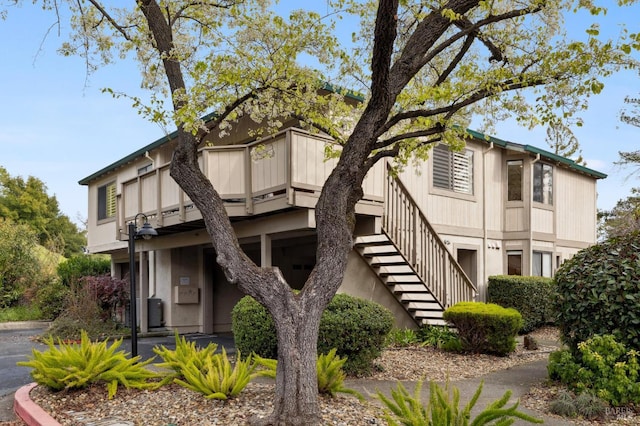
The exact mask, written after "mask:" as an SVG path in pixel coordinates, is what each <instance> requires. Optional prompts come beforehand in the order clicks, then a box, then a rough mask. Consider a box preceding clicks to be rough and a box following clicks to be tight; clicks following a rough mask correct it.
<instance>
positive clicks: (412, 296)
mask: <svg viewBox="0 0 640 426" xmlns="http://www.w3.org/2000/svg"><path fill="white" fill-rule="evenodd" d="M400 301H401V302H434V303H436V299H435V298H434V297H433V295H432V294H431V293H429V292H427V291H423V292H421V293H402V295H401V296H400ZM438 306H440V305H438Z"/></svg>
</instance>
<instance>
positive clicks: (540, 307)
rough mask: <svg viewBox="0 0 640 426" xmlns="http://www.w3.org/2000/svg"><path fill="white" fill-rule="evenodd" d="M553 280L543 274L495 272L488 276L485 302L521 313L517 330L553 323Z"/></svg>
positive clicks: (531, 328) (529, 330)
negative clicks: (493, 274)
mask: <svg viewBox="0 0 640 426" xmlns="http://www.w3.org/2000/svg"><path fill="white" fill-rule="evenodd" d="M554 294H555V292H554V281H553V279H551V278H545V277H523V276H519V275H496V276H492V277H489V286H488V293H487V302H489V303H495V304H497V305H500V306H503V307H505V308H514V309H515V310H517V311H518V312H520V315H522V320H523V325H522V329H521V330H520V333H522V334H526V333H529V332H531V331H533V330H535V329H537V328H539V327H541V326H543V325H545V324H547V323H550V322H554V320H555V316H556V315H555V314H554V313H553V304H552V303H551V301H552V300H553V297H554Z"/></svg>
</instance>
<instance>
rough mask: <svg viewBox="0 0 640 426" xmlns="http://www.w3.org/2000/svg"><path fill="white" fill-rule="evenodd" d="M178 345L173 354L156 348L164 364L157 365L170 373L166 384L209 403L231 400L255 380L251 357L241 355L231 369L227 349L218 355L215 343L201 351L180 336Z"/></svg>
mask: <svg viewBox="0 0 640 426" xmlns="http://www.w3.org/2000/svg"><path fill="white" fill-rule="evenodd" d="M175 342H176V348H175V349H174V350H172V349H168V348H166V347H165V346H159V347H155V348H153V351H154V353H155V354H157V355H158V356H160V358H162V360H163V362H161V363H157V364H155V365H156V366H157V367H159V368H165V369H168V370H170V371H171V373H170V374H169V375H168V376H167V377H168V380H167V379H165V380H164V382H167V381H171V382H173V383H177V384H179V385H181V386H184V387H185V388H187V389H191V390H192V391H194V392H198V393H201V394H203V395H204V396H205V398H207V399H229V398H234V397H236V396H238V395H239V394H240V393H241V392H242V391H243V390H244V388H245V387H246V386H247V384H248V383H249V382H250V381H251V379H252V378H254V377H255V376H256V374H255V369H256V363H255V362H254V360H253V359H252V356H251V355H249V356H248V357H246V358H242V355H241V353H240V351H238V352H237V354H236V359H235V362H234V364H233V365H232V363H231V361H230V360H229V357H228V356H227V351H226V350H225V348H222V352H220V353H216V350H217V348H218V345H217V344H215V343H209V344H208V345H207V346H206V347H204V348H199V347H197V346H196V343H195V342H188V341H187V340H186V339H185V338H184V337H182V338H181V337H180V336H179V335H178V333H177V332H176V333H175Z"/></svg>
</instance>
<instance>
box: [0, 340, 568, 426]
mask: <svg viewBox="0 0 640 426" xmlns="http://www.w3.org/2000/svg"><path fill="white" fill-rule="evenodd" d="M143 339H144V337H143ZM198 339H199V340H201V339H203V335H198ZM206 340H210V341H213V342H215V341H216V336H207V338H206ZM199 343H205V342H201V341H199ZM540 343H541V344H543V345H544V346H550V344H553V342H540ZM205 344H206V343H205ZM228 345H229V341H228V339H226V338H225V341H224V346H225V347H226V346H228ZM229 349H232V348H227V350H229ZM546 366H547V361H546V360H540V361H534V362H530V363H527V364H523V365H520V366H516V367H512V368H509V369H507V370H501V371H497V372H493V373H489V374H487V375H485V376H482V377H478V378H472V379H464V380H458V381H452V382H451V384H452V385H453V386H455V387H457V388H458V389H459V391H460V405H462V406H464V405H465V404H466V403H467V402H468V401H469V400H470V399H471V397H472V396H473V394H474V393H475V391H476V389H477V388H478V385H479V384H480V382H481V381H483V382H484V387H483V391H482V394H481V396H480V399H479V400H478V402H477V404H476V406H475V409H474V412H478V411H481V410H482V409H483V408H484V407H486V406H487V405H488V404H490V403H491V402H493V401H495V400H496V399H499V398H501V397H502V396H503V395H504V393H505V392H506V391H507V390H511V392H512V396H511V400H510V401H509V404H508V406H511V405H512V404H513V403H515V402H516V401H517V400H519V399H520V397H522V396H523V395H524V394H526V393H527V392H528V391H529V389H530V388H531V386H533V385H534V384H536V383H540V382H542V381H544V380H546V378H547V368H546ZM345 384H346V386H347V387H348V388H351V389H354V390H357V391H359V392H360V393H362V394H363V395H365V396H366V397H368V398H371V397H372V396H373V395H375V394H376V391H377V390H379V391H381V392H382V393H383V394H384V395H387V396H390V395H391V390H392V389H395V387H396V385H397V382H395V381H379V380H367V379H349V380H347V382H346V383H345ZM403 385H404V386H405V388H407V390H408V391H409V392H410V393H413V390H414V387H415V385H416V383H415V382H403ZM29 390H30V386H25V387H22V388H20V389H18V391H17V392H16V393H15V394H10V395H5V396H2V397H0V425H2V424H3V423H2V422H3V421H17V420H19V419H18V416H16V415H15V413H14V409H15V411H16V412H18V413H19V414H20V417H21V419H22V420H23V421H24V422H25V423H26V424H27V425H29V426H36V425H37V426H45V425H46V426H58V423H57V422H55V420H53V419H52V418H51V417H50V416H49V415H48V414H47V413H45V412H44V411H42V410H41V409H40V407H38V406H37V405H36V404H34V403H33V402H32V401H31V400H30V399H29ZM422 395H423V399H424V400H425V401H426V400H427V399H428V396H429V385H428V383H424V384H423V391H422ZM520 409H521V410H522V411H524V412H526V413H528V414H531V415H533V416H535V417H538V418H542V419H543V420H544V421H545V423H544V424H546V425H552V426H565V425H573V423H572V422H570V421H563V420H558V419H556V418H551V417H548V416H545V415H544V414H542V413H537V412H532V411H530V410H527V409H525V408H522V407H521V408H520ZM16 424H18V423H16ZM514 424H515V425H530V424H531V423H528V422H524V421H516V423H514ZM194 426H195V425H194Z"/></svg>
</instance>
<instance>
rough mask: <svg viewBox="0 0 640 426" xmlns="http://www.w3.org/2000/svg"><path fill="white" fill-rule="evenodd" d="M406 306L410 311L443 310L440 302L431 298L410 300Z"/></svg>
mask: <svg viewBox="0 0 640 426" xmlns="http://www.w3.org/2000/svg"><path fill="white" fill-rule="evenodd" d="M406 307H407V310H409V311H429V312H435V311H439V312H442V306H440V304H439V303H438V302H436V301H435V300H433V301H431V300H425V301H419V300H416V301H409V303H407V305H406ZM440 316H441V315H440Z"/></svg>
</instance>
